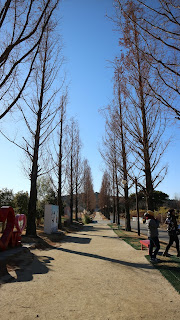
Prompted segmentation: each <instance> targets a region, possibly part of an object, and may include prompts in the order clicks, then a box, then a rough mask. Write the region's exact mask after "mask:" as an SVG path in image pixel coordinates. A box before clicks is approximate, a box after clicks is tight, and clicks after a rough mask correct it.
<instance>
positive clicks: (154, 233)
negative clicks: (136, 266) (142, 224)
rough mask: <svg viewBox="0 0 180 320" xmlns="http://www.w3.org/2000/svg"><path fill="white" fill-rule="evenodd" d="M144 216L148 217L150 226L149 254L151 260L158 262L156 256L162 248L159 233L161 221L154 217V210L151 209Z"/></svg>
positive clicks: (148, 226) (147, 222) (148, 225)
mask: <svg viewBox="0 0 180 320" xmlns="http://www.w3.org/2000/svg"><path fill="white" fill-rule="evenodd" d="M144 216H145V218H146V224H147V228H148V239H149V240H150V245H149V255H150V258H151V259H150V261H151V262H158V259H157V258H156V256H157V253H158V251H159V249H160V244H159V235H158V228H159V221H158V220H156V219H155V218H154V212H153V211H151V210H148V211H147V212H146V213H145V214H144ZM154 247H155V250H154V252H153V248H154Z"/></svg>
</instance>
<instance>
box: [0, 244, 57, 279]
mask: <svg viewBox="0 0 180 320" xmlns="http://www.w3.org/2000/svg"><path fill="white" fill-rule="evenodd" d="M52 260H54V259H53V258H52V257H50V256H48V255H42V256H36V255H34V254H33V253H32V252H30V250H29V249H28V248H25V249H24V250H22V252H21V253H19V254H16V255H15V256H12V257H9V258H8V259H6V260H4V261H1V266H0V285H2V284H5V283H12V282H13V283H14V282H26V281H31V280H33V276H34V275H35V274H47V273H48V272H49V270H50V264H51V261H52Z"/></svg>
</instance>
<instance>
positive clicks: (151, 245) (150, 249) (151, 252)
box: [149, 238, 154, 259]
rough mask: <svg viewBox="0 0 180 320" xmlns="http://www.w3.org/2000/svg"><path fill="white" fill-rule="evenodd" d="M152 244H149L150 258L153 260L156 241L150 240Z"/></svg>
mask: <svg viewBox="0 0 180 320" xmlns="http://www.w3.org/2000/svg"><path fill="white" fill-rule="evenodd" d="M149 240H150V244H149V255H150V258H151V259H152V257H153V247H154V241H153V240H152V239H151V238H150V239H149Z"/></svg>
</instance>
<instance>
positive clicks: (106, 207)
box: [99, 171, 111, 219]
mask: <svg viewBox="0 0 180 320" xmlns="http://www.w3.org/2000/svg"><path fill="white" fill-rule="evenodd" d="M110 198H111V188H110V177H109V174H108V172H107V171H105V172H104V174H103V177H102V183H101V189H100V193H99V204H100V208H101V210H102V212H103V214H104V215H105V217H106V218H107V219H110Z"/></svg>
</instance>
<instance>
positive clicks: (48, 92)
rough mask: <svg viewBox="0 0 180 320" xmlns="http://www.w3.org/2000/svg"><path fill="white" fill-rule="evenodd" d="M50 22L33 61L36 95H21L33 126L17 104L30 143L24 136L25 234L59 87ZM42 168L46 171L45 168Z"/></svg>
mask: <svg viewBox="0 0 180 320" xmlns="http://www.w3.org/2000/svg"><path fill="white" fill-rule="evenodd" d="M54 27H55V25H54V24H52V23H51V24H50V23H49V24H48V25H47V27H46V32H45V33H44V38H43V41H42V43H41V48H40V52H39V56H38V58H39V59H38V60H37V61H36V69H35V73H34V84H33V83H32V85H34V88H36V96H34V97H33V96H32V95H31V99H30V101H28V100H27V97H25V102H26V103H27V105H28V106H29V109H30V110H31V112H32V114H33V115H34V116H35V119H36V125H35V126H36V128H35V129H34V128H33V123H32V122H31V121H30V118H29V117H28V118H27V117H26V115H25V113H24V112H23V109H22V107H20V109H21V112H22V113H23V116H24V119H25V122H26V125H27V128H28V130H29V132H30V134H31V137H32V143H31V142H29V141H28V140H27V139H25V138H24V140H25V143H26V151H27V154H28V156H29V159H30V162H31V173H30V181H31V186H30V199H29V206H28V219H27V229H26V233H27V235H35V234H36V224H35V217H36V201H37V177H38V175H40V174H43V173H44V171H43V172H42V168H40V167H39V158H40V156H41V153H40V152H42V154H43V146H44V143H45V142H46V141H47V140H48V138H49V137H50V134H51V133H52V132H53V131H54V129H55V128H56V126H57V125H58V123H55V119H56V115H57V112H58V110H59V108H60V107H61V106H59V105H58V104H57V103H56V101H55V97H56V94H57V93H58V91H59V89H58V90H57V89H52V84H53V83H54V80H55V79H56V76H57V70H58V67H57V65H56V63H57V61H58V60H57V56H56V54H55V52H58V51H57V46H56V45H55V44H56V43H55V42H54V39H53V36H52V35H53V32H54ZM45 171H46V170H45Z"/></svg>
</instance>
